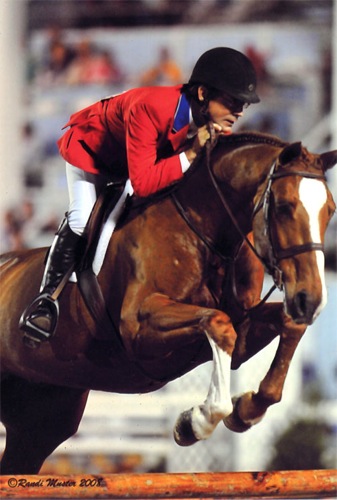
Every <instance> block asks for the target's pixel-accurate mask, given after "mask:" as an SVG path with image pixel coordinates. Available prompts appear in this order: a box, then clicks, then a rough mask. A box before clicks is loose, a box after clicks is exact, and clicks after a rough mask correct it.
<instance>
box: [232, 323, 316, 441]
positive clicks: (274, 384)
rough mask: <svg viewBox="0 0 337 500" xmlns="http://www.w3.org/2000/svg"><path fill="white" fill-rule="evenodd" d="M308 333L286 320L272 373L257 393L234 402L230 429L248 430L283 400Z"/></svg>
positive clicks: (270, 372) (269, 372)
mask: <svg viewBox="0 0 337 500" xmlns="http://www.w3.org/2000/svg"><path fill="white" fill-rule="evenodd" d="M305 330H306V327H305V326H302V325H296V324H295V323H293V322H292V321H291V319H289V318H287V317H284V325H283V331H282V332H281V334H280V341H279V345H278V348H277V351H276V354H275V357H274V359H273V361H272V364H271V366H270V368H269V371H268V373H267V375H266V376H265V378H264V379H263V380H262V382H261V383H260V386H259V390H258V392H257V393H256V394H255V393H254V392H247V393H245V394H243V395H242V396H240V397H238V398H236V399H235V400H234V402H235V406H234V410H233V413H232V414H231V415H229V416H228V417H227V418H226V419H225V424H226V426H227V427H228V428H229V429H231V430H234V431H236V432H243V431H245V430H247V429H249V428H250V427H251V426H252V425H254V424H256V423H258V422H259V421H260V420H261V419H262V418H263V416H264V414H265V412H266V411H267V409H268V408H269V406H271V405H273V404H275V403H278V402H279V401H281V398H282V391H283V387H284V382H285V379H286V376H287V373H288V370H289V366H290V362H291V360H292V358H293V355H294V352H295V350H296V348H297V345H298V343H299V341H300V339H301V338H302V336H303V334H304V332H305Z"/></svg>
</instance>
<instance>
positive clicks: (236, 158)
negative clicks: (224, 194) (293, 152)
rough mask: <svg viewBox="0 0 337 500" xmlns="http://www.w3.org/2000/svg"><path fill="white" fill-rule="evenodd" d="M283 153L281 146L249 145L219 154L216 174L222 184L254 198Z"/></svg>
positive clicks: (215, 168) (216, 161)
mask: <svg viewBox="0 0 337 500" xmlns="http://www.w3.org/2000/svg"><path fill="white" fill-rule="evenodd" d="M280 151H281V147H280V146H276V145H270V144H247V145H245V146H241V147H239V148H236V149H233V150H231V151H229V152H226V153H225V154H224V153H221V152H220V154H219V153H217V159H216V160H215V164H214V173H215V175H216V177H217V179H218V180H219V181H220V182H224V183H226V184H227V185H228V186H231V188H232V189H233V190H234V191H236V192H238V193H240V194H241V196H245V195H247V196H248V197H249V196H254V193H256V191H257V190H258V189H259V187H260V186H261V184H263V182H264V181H265V179H266V178H267V176H268V173H269V171H270V169H271V167H272V165H273V163H274V162H275V159H276V158H277V156H278V155H279V153H280Z"/></svg>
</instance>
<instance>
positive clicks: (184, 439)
mask: <svg viewBox="0 0 337 500" xmlns="http://www.w3.org/2000/svg"><path fill="white" fill-rule="evenodd" d="M192 411H193V410H192V409H191V410H187V411H184V412H183V413H181V414H180V416H179V418H178V420H177V423H176V425H175V428H174V433H173V435H174V439H175V442H176V443H177V444H179V446H191V445H192V444H194V443H196V442H197V441H198V439H197V438H196V437H195V434H194V432H193V428H192Z"/></svg>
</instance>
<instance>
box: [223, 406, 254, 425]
mask: <svg viewBox="0 0 337 500" xmlns="http://www.w3.org/2000/svg"><path fill="white" fill-rule="evenodd" d="M239 403H240V398H233V411H232V413H231V414H230V415H228V417H226V418H224V420H223V422H224V424H225V426H226V427H227V428H228V429H229V430H230V431H233V432H246V431H248V430H249V429H250V428H251V427H252V424H250V423H246V422H244V421H243V420H242V419H241V418H240V416H239V411H238V406H239Z"/></svg>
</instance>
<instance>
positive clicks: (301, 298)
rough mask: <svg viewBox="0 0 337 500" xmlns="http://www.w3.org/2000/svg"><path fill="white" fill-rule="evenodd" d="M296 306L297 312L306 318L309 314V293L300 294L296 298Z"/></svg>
mask: <svg viewBox="0 0 337 500" xmlns="http://www.w3.org/2000/svg"><path fill="white" fill-rule="evenodd" d="M295 304H296V309H297V312H298V313H299V314H300V315H301V316H305V315H306V312H307V307H308V302H307V293H306V292H305V291H302V292H299V293H298V294H297V295H296V298H295Z"/></svg>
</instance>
